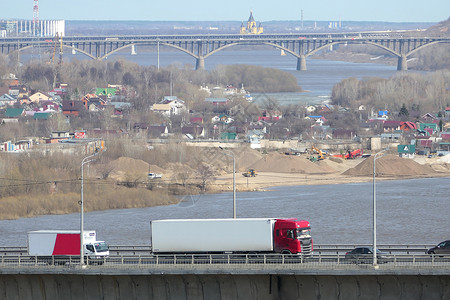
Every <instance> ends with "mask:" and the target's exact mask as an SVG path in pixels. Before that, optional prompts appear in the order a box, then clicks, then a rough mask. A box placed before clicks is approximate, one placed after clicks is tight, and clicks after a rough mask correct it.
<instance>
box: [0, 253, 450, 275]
mask: <svg viewBox="0 0 450 300" xmlns="http://www.w3.org/2000/svg"><path fill="white" fill-rule="evenodd" d="M378 263H379V265H380V267H381V268H385V269H389V268H398V267H403V268H415V267H427V268H432V269H434V268H440V269H447V270H449V271H450V255H427V254H393V255H384V256H382V257H379V258H378ZM79 264H80V259H79V256H67V257H62V258H61V257H48V258H41V257H36V256H27V255H1V256H0V266H1V267H2V268H6V267H12V268H14V267H25V268H36V267H73V266H78V265H79ZM86 264H88V265H90V266H94V267H98V268H139V267H145V268H160V267H168V266H170V267H171V268H173V267H180V268H183V267H189V266H190V267H193V266H195V267H200V268H201V267H202V266H216V267H220V266H228V267H236V266H240V268H243V267H248V268H252V266H255V267H256V266H259V267H264V266H272V267H273V266H288V267H290V268H291V267H292V268H302V269H336V268H337V269H339V268H343V269H353V268H355V267H357V268H361V267H366V266H370V265H371V264H372V258H370V257H363V258H354V257H347V256H345V255H341V254H338V255H335V254H318V255H317V254H315V255H312V256H308V257H306V256H302V255H285V254H192V255H134V256H130V255H113V256H110V257H105V258H98V259H97V258H95V259H90V258H87V259H86Z"/></svg>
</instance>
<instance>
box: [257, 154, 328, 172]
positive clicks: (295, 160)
mask: <svg viewBox="0 0 450 300" xmlns="http://www.w3.org/2000/svg"><path fill="white" fill-rule="evenodd" d="M249 167H250V168H253V169H255V170H256V171H257V172H275V173H301V174H326V173H333V172H335V170H334V169H333V168H331V167H330V166H328V165H327V164H326V163H322V161H318V162H311V161H310V160H308V159H307V157H306V156H305V155H300V156H296V155H285V154H281V153H276V152H273V153H269V154H267V155H264V156H263V157H262V158H261V159H260V160H258V161H257V162H255V163H254V164H252V165H251V166H249Z"/></svg>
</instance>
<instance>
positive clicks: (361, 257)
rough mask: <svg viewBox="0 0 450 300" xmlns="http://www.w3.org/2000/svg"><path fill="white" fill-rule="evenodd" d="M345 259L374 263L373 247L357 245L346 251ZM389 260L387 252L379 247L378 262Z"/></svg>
mask: <svg viewBox="0 0 450 300" xmlns="http://www.w3.org/2000/svg"><path fill="white" fill-rule="evenodd" d="M345 259H346V260H347V261H350V262H356V263H372V260H373V247H356V248H355V249H353V250H352V251H350V252H347V253H345ZM387 260H388V257H387V253H384V252H381V251H380V250H378V249H377V262H379V263H386V262H387Z"/></svg>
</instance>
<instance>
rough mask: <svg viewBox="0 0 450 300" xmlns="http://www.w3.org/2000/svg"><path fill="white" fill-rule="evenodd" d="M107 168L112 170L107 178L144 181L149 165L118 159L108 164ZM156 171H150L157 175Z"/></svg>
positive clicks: (137, 160)
mask: <svg viewBox="0 0 450 300" xmlns="http://www.w3.org/2000/svg"><path fill="white" fill-rule="evenodd" d="M109 168H110V169H112V171H111V173H110V174H109V176H108V177H110V178H112V179H115V180H126V179H127V178H126V177H132V178H133V179H137V178H142V179H145V178H147V173H148V170H149V164H148V163H147V162H145V161H143V160H140V159H134V158H130V157H119V158H118V159H116V160H113V161H112V162H110V163H109ZM158 171H160V170H158ZM158 171H157V170H155V169H153V170H152V172H154V173H159V172H158Z"/></svg>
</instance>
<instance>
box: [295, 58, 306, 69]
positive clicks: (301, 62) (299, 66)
mask: <svg viewBox="0 0 450 300" xmlns="http://www.w3.org/2000/svg"><path fill="white" fill-rule="evenodd" d="M306 70H307V68H306V56H305V55H300V57H297V71H306Z"/></svg>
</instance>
